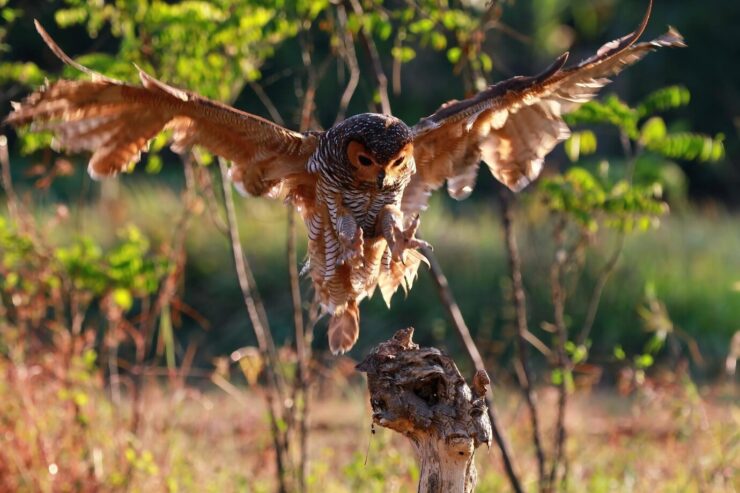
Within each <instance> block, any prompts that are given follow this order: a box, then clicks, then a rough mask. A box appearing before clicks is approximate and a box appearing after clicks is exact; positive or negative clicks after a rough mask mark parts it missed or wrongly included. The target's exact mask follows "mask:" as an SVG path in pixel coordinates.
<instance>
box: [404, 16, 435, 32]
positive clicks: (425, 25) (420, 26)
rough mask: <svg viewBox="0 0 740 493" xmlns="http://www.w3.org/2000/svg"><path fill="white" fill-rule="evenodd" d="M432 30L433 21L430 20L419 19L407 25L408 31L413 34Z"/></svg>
mask: <svg viewBox="0 0 740 493" xmlns="http://www.w3.org/2000/svg"><path fill="white" fill-rule="evenodd" d="M432 29H434V21H433V20H431V19H421V20H418V21H416V22H412V23H411V24H410V25H409V31H411V32H412V33H414V34H419V33H426V32H429V31H431V30H432Z"/></svg>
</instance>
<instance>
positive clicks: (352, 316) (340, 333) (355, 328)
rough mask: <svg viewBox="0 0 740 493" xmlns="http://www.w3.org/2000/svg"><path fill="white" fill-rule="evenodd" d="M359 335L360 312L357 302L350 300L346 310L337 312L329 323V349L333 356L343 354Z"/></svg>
mask: <svg viewBox="0 0 740 493" xmlns="http://www.w3.org/2000/svg"><path fill="white" fill-rule="evenodd" d="M359 335H360V310H359V309H358V308H357V301H356V300H350V301H349V302H348V303H347V308H345V309H344V310H342V311H341V312H340V311H337V312H335V313H334V315H332V317H331V320H330V321H329V349H331V352H332V353H334V354H344V353H345V352H347V351H349V350H350V349H351V348H352V346H354V345H355V342H357V337H358V336H359Z"/></svg>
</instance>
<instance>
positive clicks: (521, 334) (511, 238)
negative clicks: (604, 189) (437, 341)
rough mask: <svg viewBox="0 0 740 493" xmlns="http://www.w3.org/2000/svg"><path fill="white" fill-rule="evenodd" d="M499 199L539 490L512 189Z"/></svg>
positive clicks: (538, 442) (538, 444)
mask: <svg viewBox="0 0 740 493" xmlns="http://www.w3.org/2000/svg"><path fill="white" fill-rule="evenodd" d="M499 197H500V199H501V219H502V221H503V226H504V237H505V242H506V253H507V255H508V258H509V271H510V276H511V282H512V291H513V293H512V294H513V296H514V308H515V309H516V317H517V339H516V347H517V356H518V364H519V366H520V371H518V372H517V376H518V377H519V385H520V386H521V388H522V393H523V394H524V400H525V402H526V405H527V408H528V409H529V417H530V422H531V424H532V443H533V445H534V449H535V455H536V457H537V472H538V477H539V482H540V488H541V489H542V488H543V486H544V484H545V454H544V451H543V448H542V439H541V438H540V424H539V418H538V415H537V405H536V403H535V393H534V390H533V389H532V382H531V379H530V376H529V375H530V373H529V355H528V351H527V347H528V346H527V339H526V334H527V333H528V332H529V329H528V327H527V304H526V296H525V294H524V284H523V282H522V263H521V258H520V257H519V248H518V246H517V243H516V236H515V232H514V225H513V222H514V216H513V213H512V210H511V192H509V191H508V190H501V193H500V195H499Z"/></svg>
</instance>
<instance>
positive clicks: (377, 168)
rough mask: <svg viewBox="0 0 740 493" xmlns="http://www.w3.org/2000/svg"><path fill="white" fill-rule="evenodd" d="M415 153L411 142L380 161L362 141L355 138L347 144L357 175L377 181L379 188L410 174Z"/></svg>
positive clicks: (367, 179) (363, 178)
mask: <svg viewBox="0 0 740 493" xmlns="http://www.w3.org/2000/svg"><path fill="white" fill-rule="evenodd" d="M413 155H414V145H413V144H412V143H410V142H409V143H408V144H406V145H405V146H403V148H401V150H400V151H399V152H397V153H396V154H395V155H393V156H392V157H391V158H390V159H388V160H387V161H386V162H379V161H378V160H377V159H376V158H375V157H374V156H373V154H372V153H371V152H370V151H369V150H368V149H367V148H366V147H365V146H364V145H363V144H362V143H361V142H358V141H356V140H353V141H351V142H350V143H349V145H348V146H347V157H348V158H349V162H350V164H352V166H353V167H354V168H355V176H357V178H358V179H359V180H360V181H365V182H373V183H375V184H376V186H377V187H378V188H383V187H384V186H388V185H391V184H393V183H394V182H396V181H397V180H399V179H400V178H401V177H403V176H404V175H407V174H409V166H412V165H413ZM411 173H413V171H411Z"/></svg>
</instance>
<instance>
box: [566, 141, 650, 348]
mask: <svg viewBox="0 0 740 493" xmlns="http://www.w3.org/2000/svg"><path fill="white" fill-rule="evenodd" d="M620 142H621V144H622V150H623V151H624V155H625V156H626V157H627V172H626V176H627V181H628V182H629V184H630V185H632V181H633V179H634V175H635V166H636V164H637V158H638V157H639V156H640V154H641V153H642V151H643V147H642V146H641V145H640V144H639V143H636V144H635V145H634V146H633V145H632V143H631V141H630V138H629V136H628V135H627V134H626V133H625V132H621V133H620ZM617 235H618V236H617V242H616V245H615V247H614V250H613V251H612V254H611V256H610V257H609V260H607V262H606V264H604V267H602V269H601V272H599V275H598V277H597V279H596V285H595V286H594V291H593V294H592V295H591V299H590V300H589V302H588V309H587V310H586V319H585V320H584V322H583V327H582V328H581V332H580V333H579V335H578V339H577V342H578V344H583V343H585V342H586V340H587V339H588V336H589V335H590V334H591V329H593V326H594V322H595V321H596V313H597V312H598V311H599V305H601V295H602V294H603V292H604V287H605V286H606V283H607V281H608V280H609V278H610V277H611V275H612V273H613V272H614V270H615V269H616V267H617V263H618V262H619V259H620V258H621V256H622V251H623V250H624V240H625V237H626V234H625V231H624V229H620V231H619V232H618V233H617Z"/></svg>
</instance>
